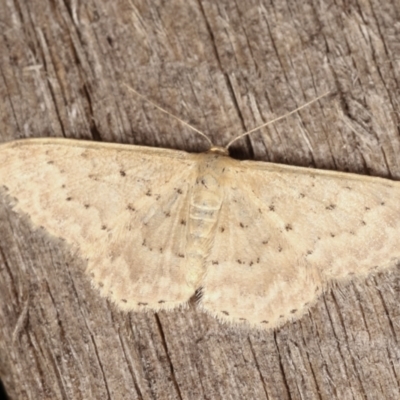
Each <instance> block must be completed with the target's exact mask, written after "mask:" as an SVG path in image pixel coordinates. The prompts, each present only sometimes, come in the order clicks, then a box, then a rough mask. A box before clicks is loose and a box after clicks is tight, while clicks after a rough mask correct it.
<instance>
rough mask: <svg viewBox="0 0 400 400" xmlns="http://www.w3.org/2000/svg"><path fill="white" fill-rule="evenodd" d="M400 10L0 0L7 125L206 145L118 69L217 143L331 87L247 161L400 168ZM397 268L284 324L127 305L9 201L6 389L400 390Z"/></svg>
mask: <svg viewBox="0 0 400 400" xmlns="http://www.w3.org/2000/svg"><path fill="white" fill-rule="evenodd" d="M399 15H400V4H399V3H398V2H395V1H393V2H384V3H383V4H382V2H379V1H377V0H372V1H370V2H356V1H346V2H344V1H343V2H341V1H339V2H331V1H329V0H322V1H317V0H315V1H312V0H309V1H301V2H295V1H293V2H280V1H278V2H269V1H264V0H262V1H258V0H257V1H253V0H248V1H243V2H234V1H231V0H219V1H218V2H216V1H211V0H210V1H203V0H199V1H191V0H188V1H185V2H183V1H179V0H171V1H166V2H163V1H151V2H149V1H139V0H131V1H128V0H118V1H115V2H107V1H96V0H91V1H86V2H79V1H75V0H71V1H60V0H55V1H52V2H50V1H46V0H31V1H29V2H18V1H15V0H10V1H6V0H0V21H1V27H2V28H1V35H0V54H1V56H2V57H1V60H0V72H1V75H0V90H1V94H2V100H1V102H0V116H1V130H0V140H1V142H5V141H9V140H12V139H17V138H23V137H53V136H55V137H61V136H64V137H68V138H84V139H88V140H97V141H108V142H120V143H132V144H140V145H149V146H159V147H167V148H173V149H181V150H187V151H201V150H204V149H206V148H207V143H206V142H205V141H204V140H203V139H202V138H201V137H200V136H198V135H196V134H195V133H193V132H192V131H190V130H189V129H187V128H185V127H184V126H182V125H181V124H180V123H178V122H177V121H175V120H173V119H171V118H170V117H168V116H167V115H165V114H162V113H160V112H159V111H158V110H156V109H155V108H154V107H153V106H151V105H150V104H148V103H144V102H143V101H142V100H141V99H140V98H138V97H137V96H135V95H133V94H132V93H130V92H129V91H128V90H127V89H126V88H125V87H124V84H125V83H126V84H128V85H130V86H132V87H134V88H135V89H137V90H138V91H140V92H141V93H142V94H143V95H145V96H146V97H147V98H149V99H150V100H152V101H155V102H156V103H158V104H160V105H161V106H162V107H165V108H166V109H167V110H168V111H170V112H171V113H173V114H175V115H177V116H179V117H180V118H182V119H183V120H185V121H188V122H190V123H191V124H193V125H194V126H195V127H196V128H198V129H200V130H202V131H204V132H206V133H207V135H209V137H210V138H211V139H212V141H213V142H214V143H215V144H218V145H223V144H226V143H227V142H228V141H229V140H230V139H231V138H233V137H234V136H236V135H238V134H239V133H241V132H243V131H244V130H248V129H251V128H253V127H255V126H257V125H259V124H261V123H263V122H265V121H268V120H271V119H273V118H274V117H276V116H279V115H282V114H284V113H285V112H288V111H290V110H292V109H294V108H296V107H298V106H301V105H302V104H304V103H306V102H307V101H309V100H312V99H313V98H315V97H317V96H318V95H320V94H322V93H324V92H325V91H327V90H332V91H333V92H334V93H335V95H334V96H331V97H329V98H325V99H323V100H321V101H319V102H317V103H316V104H314V105H312V106H310V107H308V108H306V109H304V110H302V111H301V112H300V113H299V114H297V115H294V116H292V117H290V118H288V119H286V120H284V121H281V122H279V123H277V124H275V125H273V126H271V127H269V128H268V129H264V130H262V131H261V132H259V133H256V134H254V135H253V136H251V137H248V138H246V139H243V140H240V141H238V142H236V143H235V145H234V148H233V149H232V154H233V156H235V157H239V158H246V159H257V160H264V161H273V162H278V163H285V164H291V165H301V166H307V167H313V168H322V169H334V170H339V171H351V172H355V173H360V174H369V175H376V176H382V177H387V178H391V179H400V163H399V157H398V154H399V150H400V140H399V130H398V126H399V105H398V99H399V98H400V90H399V82H400V68H399V56H398V55H399V54H400V25H399V23H398V20H399ZM399 201H400V199H399ZM294 206H295V205H294ZM371 234H374V233H373V232H371ZM399 278H400V273H399V271H398V270H397V269H396V267H395V266H394V268H393V270H391V271H388V272H386V273H383V274H379V275H378V276H370V277H369V278H368V279H366V280H363V281H355V282H349V283H348V284H347V285H343V286H341V287H335V288H333V289H332V290H331V291H329V292H328V293H326V294H325V295H324V296H322V297H321V298H320V300H319V301H318V303H317V304H316V305H315V306H314V307H313V308H312V310H311V311H310V313H309V314H308V315H306V316H305V317H303V318H302V319H301V320H299V321H297V322H294V323H288V324H286V325H285V326H284V327H283V328H281V329H279V330H277V331H269V332H257V331H254V332H245V331H240V330H238V329H235V328H234V327H230V326H226V325H222V324H220V323H219V322H218V321H216V320H214V319H213V318H211V317H209V316H207V315H205V314H203V313H201V312H200V311H197V310H196V308H195V306H193V307H191V308H190V309H189V310H177V311H174V312H160V313H157V314H135V313H130V314H124V313H121V312H118V311H117V310H116V309H115V308H114V307H113V306H112V305H111V304H109V303H108V302H107V301H105V300H104V299H102V298H100V297H99V295H98V293H97V292H96V291H94V290H93V289H92V288H91V286H90V283H89V280H88V279H87V278H86V276H85V275H84V273H83V263H82V261H81V260H79V258H77V257H76V255H74V254H70V252H69V250H68V247H67V246H66V245H65V244H64V243H63V242H61V241H56V240H54V239H53V238H51V237H49V235H48V234H47V233H46V232H45V231H44V230H40V229H39V230H34V229H33V228H32V227H31V226H30V225H29V223H28V221H26V220H25V219H24V218H20V216H18V215H16V214H15V213H14V212H13V211H12V210H11V209H10V208H9V207H7V206H6V204H5V203H4V201H3V200H2V199H0V378H1V380H2V381H3V384H4V386H5V389H6V391H7V393H8V396H9V398H10V399H220V398H223V399H264V398H265V399H386V398H387V399H394V398H398V397H399V386H400V382H399V381H400V378H399V374H400V347H399V344H398V336H399V334H400V327H399V324H400V311H399V307H398V304H399V301H400V288H399V284H400V279H399Z"/></svg>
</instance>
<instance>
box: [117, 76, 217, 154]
mask: <svg viewBox="0 0 400 400" xmlns="http://www.w3.org/2000/svg"><path fill="white" fill-rule="evenodd" d="M124 85H125V86H126V87H127V88H128V89H129V90H130V91H131V92H133V93H135V94H136V95H137V96H139V97H140V98H142V99H143V100H145V101H147V102H149V103H150V104H152V105H153V106H154V107H156V108H157V109H158V110H160V111H162V112H163V113H165V114H167V115H169V116H170V117H172V118H175V119H176V120H177V121H179V122H180V123H181V124H183V125H185V126H187V127H188V128H190V129H192V130H193V131H195V132H197V133H198V134H199V135H201V136H203V138H204V139H206V140H207V142H208V143H209V144H210V147H213V146H214V145H213V143H212V141H211V140H210V139H209V138H208V137H207V135H206V134H205V133H203V132H201V131H199V130H198V129H196V128H195V127H194V126H192V125H190V124H188V123H187V122H185V121H183V120H182V119H180V118H178V117H177V116H175V115H174V114H171V113H170V112H168V111H167V110H164V109H163V108H162V107H160V106H159V105H157V104H156V103H154V102H153V101H151V100H149V99H148V98H147V97H145V96H143V95H142V94H140V93H139V92H137V91H136V90H135V89H132V88H131V87H130V86H128V85H127V84H126V83H124Z"/></svg>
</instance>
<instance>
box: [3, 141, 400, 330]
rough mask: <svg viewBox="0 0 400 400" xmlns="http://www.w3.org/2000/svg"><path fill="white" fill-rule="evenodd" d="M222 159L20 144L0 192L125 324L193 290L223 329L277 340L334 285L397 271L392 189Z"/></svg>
mask: <svg viewBox="0 0 400 400" xmlns="http://www.w3.org/2000/svg"><path fill="white" fill-rule="evenodd" d="M228 146H229V145H228ZM228 146H227V147H218V146H213V145H212V144H210V148H209V150H208V151H207V152H205V153H201V154H190V153H186V152H184V151H176V150H167V149H161V148H149V147H143V146H134V145H122V144H111V143H98V142H91V141H81V140H69V139H54V138H51V139H50V138H49V139H27V140H19V141H14V142H9V143H5V144H2V145H0V187H1V188H2V189H3V191H2V193H3V195H5V196H6V198H7V199H8V200H9V201H10V202H11V203H12V204H13V206H14V209H15V210H16V211H17V212H18V213H22V214H27V215H29V217H30V219H31V222H32V223H33V225H34V226H37V227H38V226H43V227H44V228H45V229H46V230H47V231H48V232H49V233H50V234H51V235H53V236H56V237H60V238H63V239H65V240H66V241H67V242H68V243H69V245H70V246H71V248H72V249H74V250H77V251H78V254H80V256H81V257H82V258H83V259H84V260H86V262H87V268H86V271H87V273H88V275H89V276H90V277H91V279H92V282H93V284H94V286H95V287H96V288H98V289H99V291H100V293H101V294H102V295H103V296H105V297H107V298H109V299H111V300H112V301H113V302H114V303H115V304H116V305H117V306H118V307H119V308H120V309H122V310H125V311H137V310H153V311H157V310H164V309H167V310H170V309H173V308H175V307H179V306H181V305H185V304H187V302H188V301H189V299H190V298H191V297H192V296H193V295H194V294H195V292H196V291H200V293H201V296H200V298H199V300H198V307H200V308H201V309H203V310H205V311H206V312H208V313H210V314H211V315H213V316H215V317H217V318H218V319H220V320H223V321H229V322H232V323H246V324H248V325H250V326H253V327H257V328H262V329H270V328H276V327H278V326H280V325H282V324H283V323H285V322H287V321H289V320H292V319H295V318H299V317H301V316H302V315H303V314H304V313H305V312H306V311H307V310H309V308H310V306H311V305H312V304H313V303H314V302H315V301H316V299H317V298H318V296H319V295H320V294H321V293H322V292H323V291H324V290H327V289H328V288H329V287H331V286H332V284H333V283H334V282H337V281H343V280H346V279H349V278H350V277H352V276H365V275H367V274H368V273H370V272H371V271H377V270H381V269H384V268H388V267H390V266H393V265H394V264H395V263H397V262H398V261H399V260H400V183H399V182H395V181H391V180H387V179H381V178H374V177H368V176H360V175H355V174H349V173H340V172H334V171H324V170H318V169H308V168H300V167H293V166H285V165H278V164H273V163H268V162H255V161H239V160H235V159H233V158H230V157H229V154H228V150H227V148H228Z"/></svg>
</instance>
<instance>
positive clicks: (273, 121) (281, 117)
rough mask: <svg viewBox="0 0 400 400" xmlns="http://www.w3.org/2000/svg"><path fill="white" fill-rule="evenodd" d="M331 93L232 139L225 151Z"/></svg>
mask: <svg viewBox="0 0 400 400" xmlns="http://www.w3.org/2000/svg"><path fill="white" fill-rule="evenodd" d="M329 93H331V91H330V90H329V91H328V92H326V93H324V94H321V96H318V97H317V98H316V99H314V100H311V101H309V102H308V103H306V104H303V105H302V106H300V107H298V108H296V109H295V110H293V111H290V112H288V113H287V114H284V115H281V116H280V117H278V118H275V119H273V120H271V121H268V122H266V123H265V124H262V125H260V126H257V127H256V128H254V129H252V130H250V131H247V132H244V133H242V134H241V135H239V136H237V137H235V138H234V139H232V140H231V141H230V142H229V143H228V144H227V145H226V146H225V149H227V150H228V149H229V147H230V146H231V145H232V144H233V143H235V142H236V141H237V140H239V139H241V138H242V137H244V136H247V135H250V133H253V132H255V131H258V130H259V129H261V128H264V127H265V126H267V125H271V124H273V123H275V122H277V121H280V120H281V119H284V118H286V117H288V116H289V115H292V114H294V113H295V112H298V111H300V110H301V109H303V108H305V107H308V106H309V105H310V104H312V103H315V102H316V101H318V100H320V99H322V98H323V97H325V96H327V95H328V94H329Z"/></svg>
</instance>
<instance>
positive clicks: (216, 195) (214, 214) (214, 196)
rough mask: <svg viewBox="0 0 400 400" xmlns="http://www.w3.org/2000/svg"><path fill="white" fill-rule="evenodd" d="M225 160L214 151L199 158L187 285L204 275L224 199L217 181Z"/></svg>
mask: <svg viewBox="0 0 400 400" xmlns="http://www.w3.org/2000/svg"><path fill="white" fill-rule="evenodd" d="M228 160H229V158H228V157H226V156H224V155H220V154H218V153H214V152H207V153H203V154H200V155H199V158H198V166H197V176H196V180H195V184H194V186H193V188H192V191H191V194H190V207H189V226H188V238H187V239H188V240H187V249H186V254H187V260H188V268H189V269H190V274H189V275H190V277H189V281H190V282H189V284H196V283H198V282H199V281H200V280H201V278H202V277H203V274H204V273H205V259H206V257H207V256H208V255H209V253H210V249H211V245H212V243H213V237H214V235H215V231H216V228H217V222H218V216H219V211H220V209H221V206H222V203H223V199H224V188H223V186H222V185H221V178H222V175H223V174H224V170H225V167H226V163H227V161H228Z"/></svg>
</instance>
